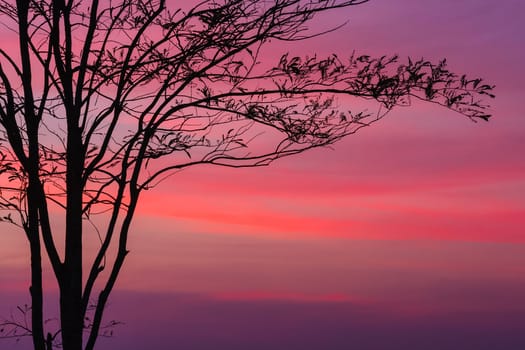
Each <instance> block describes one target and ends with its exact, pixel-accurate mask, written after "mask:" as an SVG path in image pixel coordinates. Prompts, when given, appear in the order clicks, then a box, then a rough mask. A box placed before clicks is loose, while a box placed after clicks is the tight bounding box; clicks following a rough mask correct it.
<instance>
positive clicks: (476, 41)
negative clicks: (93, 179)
mask: <svg viewBox="0 0 525 350" xmlns="http://www.w3.org/2000/svg"><path fill="white" fill-rule="evenodd" d="M168 2H169V1H168ZM174 6H176V3H174ZM524 14H525V2H523V1H520V0H502V1H499V2H490V1H471V0H470V1H469V0H464V1H456V0H446V1H438V2H436V1H433V2H432V1H420V0H397V1H389V0H371V1H370V2H369V3H366V4H363V5H360V6H356V7H351V8H348V9H345V10H341V11H339V12H337V13H332V14H331V15H324V14H323V15H322V16H320V17H319V18H318V19H317V21H316V22H315V26H316V28H321V29H322V28H330V27H332V26H333V25H337V24H340V23H342V22H346V21H348V23H347V24H346V25H345V26H343V27H342V28H341V29H339V30H337V31H335V32H332V33H328V34H326V35H324V36H321V37H316V38H313V39H312V40H311V41H308V42H305V44H304V45H302V44H301V43H299V45H297V43H295V45H296V46H293V45H290V44H283V43H273V42H272V43H271V45H273V46H272V52H267V53H265V56H264V59H265V60H266V59H267V60H272V61H275V60H278V58H279V57H280V55H281V54H282V53H283V52H280V51H279V52H273V51H274V50H276V49H282V50H283V51H286V50H288V51H293V50H295V51H296V52H299V53H301V54H315V53H318V54H328V53H331V52H335V53H337V54H338V55H339V56H341V57H344V56H345V55H346V54H349V53H351V52H352V51H353V50H356V51H358V52H359V53H366V54H371V55H383V54H399V55H400V57H401V58H402V60H405V58H406V57H408V56H411V57H414V58H419V57H425V58H427V59H432V60H439V59H441V58H447V62H448V64H449V66H450V69H451V70H453V71H458V72H460V73H462V72H465V73H466V74H468V75H469V76H474V77H477V76H479V77H483V78H484V79H486V80H487V81H488V82H489V83H494V84H495V85H496V90H495V93H496V95H497V97H496V99H494V100H492V101H490V103H491V105H492V107H491V110H490V112H491V113H492V114H493V118H492V119H491V120H490V121H489V122H488V123H485V122H477V123H474V122H472V121H470V120H468V119H467V118H464V117H462V116H460V115H458V114H456V113H454V112H451V111H448V110H446V109H444V108H442V107H440V106H434V105H429V104H424V103H420V102H417V101H413V103H412V106H410V107H407V108H397V109H395V110H394V111H393V112H391V114H390V115H389V116H387V117H386V118H385V119H384V120H381V121H379V122H378V123H376V124H374V125H372V126H370V127H366V128H363V129H362V130H360V131H359V132H358V133H356V134H355V135H350V136H349V137H347V138H345V139H344V140H342V141H341V142H339V143H336V144H335V145H334V146H333V147H332V148H331V149H315V150H313V151H310V152H306V153H304V154H300V155H299V156H296V157H290V158H286V159H282V160H278V161H276V162H275V163H273V164H271V165H270V166H269V167H260V168H247V169H231V168H224V167H217V166H204V165H203V166H200V167H193V168H191V169H188V170H183V171H181V172H179V173H176V174H174V175H173V176H171V177H169V178H167V179H166V180H164V181H163V182H161V183H160V184H159V185H158V186H157V187H155V188H152V189H151V190H148V191H146V192H145V193H144V194H143V197H142V198H141V202H139V209H138V214H137V215H136V218H135V221H134V224H133V229H132V236H131V237H130V240H131V241H130V254H129V260H127V261H126V264H124V268H123V272H122V276H121V277H120V278H119V280H118V282H117V286H116V291H115V294H114V295H113V296H112V299H110V306H109V307H108V316H107V319H108V320H112V319H116V320H118V321H121V322H122V323H123V325H119V326H117V327H116V328H115V335H114V336H113V337H112V338H108V339H106V338H104V339H101V341H100V347H99V349H100V350H109V349H112V350H123V349H126V350H140V349H183V350H191V349H194V350H208V349H210V350H211V349H214V350H215V349H217V350H220V349H227V350H241V349H243V350H244V349H250V350H259V349H260V350H269V349H276V350H281V349H282V350H294V349H301V350H316V349H320V350H321V349H326V350H347V349H356V350H361V349H371V350H383V349H389V350H392V349H407V350H411V349H414V350H419V349H421V350H438V349H439V350H442V349H447V350H469V349H472V350H484V349H486V350H489V349H490V350H494V349H501V350H519V349H525V336H524V334H525V300H524V298H523V295H525V278H524V276H525V157H524V153H525V107H524V106H525V104H524V103H523V97H524V96H525V84H524V73H523V71H524V69H523V63H524V62H525V45H523V34H524V32H523V21H524V20H525V16H524ZM2 30H3V29H2ZM2 30H0V34H1V33H2ZM0 45H1V46H2V47H4V46H5V45H9V44H6V43H4V42H2V44H0ZM340 103H341V104H343V103H344V102H340ZM352 107H353V106H346V105H344V107H342V108H348V109H350V108H352ZM0 224H1V229H0V230H1V231H2V234H0V319H2V318H3V317H4V316H6V315H9V314H10V312H11V311H12V310H15V309H16V305H23V304H24V303H27V302H28V301H29V293H28V286H29V282H28V280H29V265H28V261H29V260H28V259H29V252H28V247H27V243H26V238H25V236H24V234H23V231H22V230H18V229H16V228H15V227H13V226H12V225H9V224H7V223H0ZM90 235H91V236H90V238H92V240H91V241H90V242H89V243H87V245H88V246H91V247H97V245H98V244H99V241H98V238H97V236H96V233H95V232H94V231H93V232H91V233H90ZM45 264H46V265H45V268H46V271H45V273H44V275H45V276H47V277H46V281H45V284H46V286H49V289H48V293H49V294H48V295H54V293H56V287H55V286H54V285H53V283H54V282H52V277H51V272H50V268H49V266H48V262H47V261H46V263H45ZM54 307H55V306H54V305H51V306H50V309H52V308H54ZM0 349H6V350H11V349H13V350H16V349H21V350H26V349H30V341H29V339H22V340H21V341H20V343H19V344H16V343H15V341H11V340H1V339H0Z"/></svg>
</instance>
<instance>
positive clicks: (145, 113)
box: [0, 0, 493, 350]
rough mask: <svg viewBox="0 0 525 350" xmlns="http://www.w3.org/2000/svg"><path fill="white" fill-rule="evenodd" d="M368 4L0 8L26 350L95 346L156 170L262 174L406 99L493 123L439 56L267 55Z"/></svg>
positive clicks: (475, 82) (481, 89)
mask: <svg viewBox="0 0 525 350" xmlns="http://www.w3.org/2000/svg"><path fill="white" fill-rule="evenodd" d="M366 1H367V0H324V1H320V0H319V1H318V0H272V1H260V0H219V1H214V0H204V1H199V2H191V5H187V6H188V7H187V8H179V9H176V8H171V7H169V6H168V5H167V4H166V2H165V1H164V0H133V1H131V0H108V1H99V0H90V1H88V0H84V1H80V0H66V1H64V0H16V1H15V0H1V1H0V14H1V21H2V24H3V26H4V28H5V29H7V31H8V33H11V34H8V35H11V36H12V37H16V39H17V42H16V45H12V46H9V45H7V44H2V45H1V48H0V125H1V127H0V186H1V187H0V189H1V193H0V208H1V209H2V210H3V214H2V221H4V222H7V223H10V224H13V225H16V226H18V227H20V228H21V229H23V231H24V232H25V234H26V236H27V239H28V243H29V249H30V256H31V261H30V264H31V286H30V294H31V304H30V308H27V309H25V312H26V313H30V314H31V315H30V316H31V317H30V321H27V322H29V323H27V324H26V326H25V328H24V329H22V332H21V333H19V334H22V335H30V336H31V337H32V339H33V343H34V348H35V350H44V349H48V350H50V349H51V348H52V347H53V346H54V345H53V344H56V343H61V345H62V346H63V348H64V349H65V350H80V349H82V348H85V349H93V348H94V346H95V342H96V339H97V336H99V334H101V333H102V332H103V329H104V327H105V326H106V324H105V323H103V317H102V316H103V313H104V308H105V306H106V304H107V301H108V297H109V295H110V293H111V291H112V290H113V287H114V285H115V281H116V280H117V277H118V275H119V272H120V270H121V268H122V265H123V263H124V260H125V258H126V255H127V254H128V250H127V241H128V234H129V231H130V225H131V222H132V218H133V216H134V214H135V211H136V207H137V203H138V200H139V197H140V194H141V193H142V192H143V191H145V190H148V189H150V188H152V187H154V186H155V185H156V184H158V183H159V182H160V181H162V180H163V179H164V178H166V177H167V176H170V175H172V174H174V173H176V172H177V171H180V170H182V169H185V168H188V167H192V166H195V165H199V164H212V165H218V166H227V167H255V166H264V165H268V164H270V163H271V162H272V161H274V160H276V159H278V158H282V157H286V156H291V155H295V154H298V153H301V152H304V151H306V150H308V149H311V148H316V147H323V146H327V145H331V144H333V143H334V142H336V141H338V140H339V139H341V138H343V137H345V136H347V135H351V134H353V133H355V132H356V131H357V130H359V129H361V128H363V127H365V126H368V125H370V124H371V123H373V122H375V121H378V120H379V119H381V118H383V117H384V116H385V115H386V114H387V113H388V112H389V111H390V110H391V109H392V108H394V107H395V106H400V105H401V106H406V105H410V103H411V101H412V100H414V99H417V100H425V101H429V102H432V103H437V104H439V105H442V106H444V107H445V108H448V109H451V110H454V111H456V112H458V113H460V114H462V115H464V116H466V117H468V118H470V119H472V120H478V119H484V120H487V119H488V118H489V115H488V114H486V107H487V106H486V105H485V104H484V103H483V102H481V99H482V98H483V97H484V96H486V97H493V95H492V94H491V90H492V86H490V85H486V84H484V83H482V81H481V79H467V78H466V77H465V76H459V75H456V74H454V73H452V72H450V71H448V70H447V68H446V63H445V61H441V62H438V63H432V62H429V61H426V60H423V59H421V60H407V62H400V60H399V59H398V57H396V56H392V57H386V56H384V57H378V58H373V57H370V56H367V55H358V54H355V53H350V54H349V55H348V57H345V58H342V57H338V56H336V55H330V56H327V57H317V56H315V55H314V56H308V57H298V56H293V55H291V54H284V55H282V56H280V57H277V58H275V59H274V60H271V61H270V60H267V59H265V60H264V61H262V50H263V49H264V48H266V47H268V45H272V42H279V41H286V42H296V41H303V40H308V39H310V38H312V37H315V36H317V35H321V34H323V33H320V32H312V31H310V30H308V25H309V23H310V21H311V20H312V19H313V18H314V17H315V16H316V15H317V14H319V13H321V12H325V11H330V10H335V9H338V8H343V7H349V6H354V5H359V4H362V3H365V2H366ZM335 29H337V27H334V28H333V29H332V30H335ZM265 57H266V56H265ZM354 99H365V100H371V101H375V102H376V104H377V106H378V109H377V112H373V113H372V112H367V111H350V110H349V109H350V106H351V105H352V104H351V102H352V101H354ZM95 216H98V218H97V224H96V225H95V224H94V222H93V219H94V217H95ZM90 225H95V226H96V227H95V229H96V232H97V233H98V234H99V237H100V247H99V249H98V251H97V252H96V254H95V256H94V257H93V258H92V259H91V258H89V257H87V256H84V255H83V253H84V251H83V242H84V241H85V240H86V239H87V237H86V235H85V233H86V232H87V231H89V230H92V229H93V228H92V227H91V226H90ZM43 257H47V258H48V259H49V262H50V265H51V266H52V270H53V272H54V276H55V277H56V282H57V285H58V288H59V292H60V315H59V322H60V325H59V327H58V328H59V331H58V332H55V331H51V330H49V329H45V328H46V327H47V325H46V324H45V322H44V320H45V319H46V318H45V317H44V309H43V306H44V305H43V304H44V303H43V288H42V258H43ZM25 316H26V315H25V314H24V317H25ZM12 321H13V322H11V323H10V324H9V322H7V321H6V322H5V325H6V326H9V325H11V326H14V327H15V328H16V327H17V325H18V326H20V325H21V324H19V323H17V322H16V320H12ZM10 334H11V335H12V333H10ZM84 334H85V338H84Z"/></svg>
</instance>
